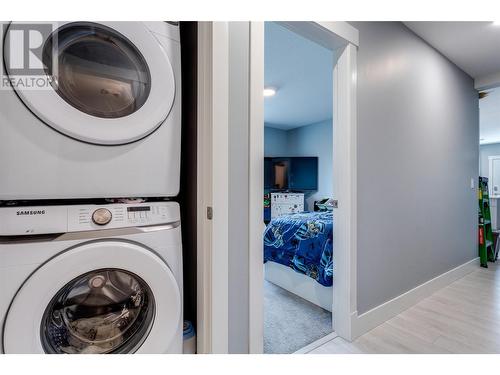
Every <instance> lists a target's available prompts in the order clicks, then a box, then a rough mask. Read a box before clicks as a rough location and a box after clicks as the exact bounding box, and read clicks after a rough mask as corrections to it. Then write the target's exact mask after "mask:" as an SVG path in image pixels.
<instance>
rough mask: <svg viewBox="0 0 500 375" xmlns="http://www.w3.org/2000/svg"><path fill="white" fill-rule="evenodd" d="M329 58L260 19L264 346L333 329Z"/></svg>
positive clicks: (268, 349)
mask: <svg viewBox="0 0 500 375" xmlns="http://www.w3.org/2000/svg"><path fill="white" fill-rule="evenodd" d="M333 59H334V53H333V51H331V50H330V49H328V48H325V47H323V46H321V45H319V44H317V43H316V42H314V41H312V40H310V39H307V38H304V37H303V36H301V35H299V34H297V33H295V32H293V31H292V30H290V29H288V28H287V27H286V26H285V25H280V24H279V23H276V22H265V25H264V187H263V188H264V210H263V221H264V223H265V225H266V229H265V231H264V236H263V246H264V262H265V263H264V302H263V306H264V353H269V354H287V353H294V352H296V351H297V350H300V349H302V348H303V347H305V346H306V345H309V344H311V343H312V342H314V341H316V340H319V339H321V338H323V337H325V336H327V335H329V334H331V333H332V332H333V319H332V307H333V282H332V276H333V263H332V251H333V245H332V241H333V212H332V211H333V205H332V200H333V198H334V194H333V180H334V176H333V168H332V166H333V85H332V81H333V65H334V62H333ZM333 313H334V312H333Z"/></svg>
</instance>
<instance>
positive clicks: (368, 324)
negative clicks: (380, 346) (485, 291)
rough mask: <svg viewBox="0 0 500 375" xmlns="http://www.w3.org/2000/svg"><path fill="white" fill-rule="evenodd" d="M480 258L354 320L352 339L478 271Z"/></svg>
mask: <svg viewBox="0 0 500 375" xmlns="http://www.w3.org/2000/svg"><path fill="white" fill-rule="evenodd" d="M478 260H479V258H474V259H472V260H470V261H468V262H466V263H464V264H462V265H460V266H458V267H456V268H453V269H452V270H450V271H448V272H445V273H443V274H441V275H439V276H437V277H435V278H433V279H431V280H429V281H427V282H425V283H423V284H421V285H419V286H417V287H415V288H413V289H411V290H409V291H408V292H406V293H403V294H401V295H399V296H397V297H396V298H393V299H391V300H390V301H387V302H385V303H383V304H381V305H380V306H377V307H375V308H373V309H371V310H369V311H367V312H365V313H363V314H361V315H359V316H357V314H356V317H355V319H354V322H353V323H354V324H353V335H352V339H353V340H354V339H355V338H356V337H359V336H361V335H363V334H364V333H366V332H368V331H370V330H372V329H373V328H375V327H377V326H379V325H380V324H382V323H384V322H386V321H387V320H389V319H391V318H393V317H394V316H396V315H398V314H401V313H402V312H403V311H405V310H407V309H409V308H410V307H412V306H413V305H415V304H416V303H417V302H419V301H421V300H422V299H424V298H426V297H429V296H430V295H431V294H433V293H435V292H436V291H438V290H439V289H442V288H444V287H445V286H448V285H449V284H451V283H453V282H454V281H456V280H458V279H460V278H462V277H464V276H465V275H467V274H469V273H471V272H473V271H474V270H476V269H477V266H478Z"/></svg>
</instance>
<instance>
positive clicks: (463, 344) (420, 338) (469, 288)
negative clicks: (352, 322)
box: [309, 262, 500, 354]
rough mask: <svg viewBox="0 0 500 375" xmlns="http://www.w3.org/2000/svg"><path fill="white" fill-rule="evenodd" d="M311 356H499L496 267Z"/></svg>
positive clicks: (499, 293) (499, 287)
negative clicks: (421, 354) (490, 354)
mask: <svg viewBox="0 0 500 375" xmlns="http://www.w3.org/2000/svg"><path fill="white" fill-rule="evenodd" d="M309 353H311V354H313V353H314V354H347V353H463V354H466V353H500V267H499V263H498V262H497V263H494V264H492V263H489V268H487V269H484V268H479V266H478V270H477V271H474V272H472V273H470V274H468V275H467V276H465V277H463V278H462V279H460V280H457V281H455V282H454V283H453V284H450V285H449V286H447V287H446V288H443V289H441V290H439V291H438V292H436V293H434V294H433V295H432V296H430V297H428V298H426V299H424V300H422V301H420V302H419V303H418V304H416V305H415V306H413V307H412V308H410V309H408V310H406V311H404V312H403V313H401V314H399V315H398V316H396V317H394V318H392V319H391V320H388V321H387V322H385V323H384V324H382V325H380V326H378V327H377V328H375V329H373V330H372V331H370V332H368V333H366V334H364V335H363V336H361V337H359V338H358V339H356V340H355V341H354V342H352V343H350V342H348V341H346V340H344V339H342V338H340V337H336V338H334V339H333V340H331V341H328V342H326V343H324V344H323V345H321V346H320V347H317V348H316V349H314V350H312V351H310V352H309Z"/></svg>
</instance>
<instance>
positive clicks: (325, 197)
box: [249, 22, 358, 353]
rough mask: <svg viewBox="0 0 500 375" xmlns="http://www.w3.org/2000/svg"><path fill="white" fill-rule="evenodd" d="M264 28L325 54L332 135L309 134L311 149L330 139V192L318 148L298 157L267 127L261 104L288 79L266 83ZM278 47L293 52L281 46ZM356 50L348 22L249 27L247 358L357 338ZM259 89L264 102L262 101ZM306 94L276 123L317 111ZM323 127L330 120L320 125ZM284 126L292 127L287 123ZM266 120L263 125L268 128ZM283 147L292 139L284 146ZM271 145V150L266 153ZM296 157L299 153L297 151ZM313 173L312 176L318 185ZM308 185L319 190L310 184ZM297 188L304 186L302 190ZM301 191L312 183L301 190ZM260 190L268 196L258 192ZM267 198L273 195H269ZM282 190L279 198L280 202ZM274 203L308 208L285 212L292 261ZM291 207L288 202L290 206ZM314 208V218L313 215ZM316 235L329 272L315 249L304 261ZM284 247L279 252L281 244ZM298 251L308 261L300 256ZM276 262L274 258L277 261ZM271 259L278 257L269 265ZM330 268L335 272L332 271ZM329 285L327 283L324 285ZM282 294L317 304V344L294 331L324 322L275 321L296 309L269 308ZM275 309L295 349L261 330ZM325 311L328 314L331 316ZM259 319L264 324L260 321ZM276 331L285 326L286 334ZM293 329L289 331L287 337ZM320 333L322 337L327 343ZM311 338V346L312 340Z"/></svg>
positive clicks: (306, 318)
mask: <svg viewBox="0 0 500 375" xmlns="http://www.w3.org/2000/svg"><path fill="white" fill-rule="evenodd" d="M269 29H271V30H272V29H274V31H275V32H279V33H281V34H284V33H291V35H292V37H295V38H299V39H300V40H301V41H302V42H303V43H306V42H308V43H312V44H313V45H314V46H316V47H317V48H325V50H327V51H328V53H329V54H330V56H331V57H330V59H331V60H330V73H331V74H330V77H326V78H325V80H326V81H327V82H329V84H330V85H331V89H332V91H331V92H332V96H333V98H332V99H331V102H330V104H331V106H330V107H331V108H332V116H331V121H330V135H324V134H323V135H316V136H313V137H311V138H313V141H314V139H316V141H317V142H323V141H328V142H330V146H325V148H328V147H330V148H331V153H330V155H331V157H332V159H333V160H331V161H329V162H328V161H326V164H328V163H330V165H329V167H330V168H329V177H327V178H329V179H330V182H331V185H330V186H331V190H330V191H320V189H322V187H321V186H320V184H321V183H320V181H319V178H320V174H321V173H322V172H320V169H321V165H322V164H324V163H325V156H322V155H316V153H317V151H318V150H312V151H304V150H305V149H302V148H301V147H302V145H301V144H300V143H296V142H295V141H294V139H295V138H294V135H291V134H288V132H297V133H300V132H301V130H300V129H297V130H294V129H285V132H286V133H287V134H286V135H285V136H283V134H282V133H280V130H283V129H278V130H276V128H277V126H276V125H274V126H272V120H271V119H270V117H272V116H270V115H269V114H270V113H271V112H272V111H271V112H268V110H269V108H266V106H268V102H270V101H271V100H273V99H278V98H279V96H280V94H281V93H284V92H285V86H284V84H286V82H281V81H279V79H277V80H276V81H272V80H269V79H268V78H270V77H269V76H268V71H267V69H268V68H267V67H266V61H265V59H266V55H267V54H268V52H269V51H268V50H267V51H266V39H267V37H266V35H265V34H266V31H267V30H269ZM279 46H284V47H285V48H288V49H291V47H290V46H289V45H288V46H287V44H286V43H285V42H283V41H282V42H281V44H279ZM357 46H358V32H357V30H356V29H355V28H353V27H352V26H351V25H349V24H348V23H345V22H272V23H265V24H261V23H258V22H252V23H251V32H250V51H251V52H250V77H254V78H251V88H250V150H249V153H250V165H249V166H250V203H251V204H250V207H251V212H250V270H249V271H250V272H249V280H250V296H249V297H250V304H249V306H250V311H249V317H250V327H249V333H250V335H249V336H250V342H249V344H250V352H251V353H263V352H278V353H279V352H292V351H293V352H296V353H306V352H308V351H309V350H312V349H314V347H316V346H319V345H321V343H324V342H326V341H328V340H330V339H333V338H334V337H336V335H338V336H341V337H343V338H345V339H347V340H351V338H352V337H353V336H354V335H355V333H356V328H355V323H356V241H355V239H356V218H355V215H356V209H355V207H356V158H355V155H356V79H357V76H356V69H357V67H356V56H357ZM275 48H276V50H275V51H274V52H277V49H278V48H279V47H275ZM287 52H289V51H287ZM278 53H279V52H278ZM282 54H285V52H282ZM308 54H309V52H305V53H303V54H302V55H301V54H300V53H299V55H298V56H297V57H296V58H295V60H294V61H293V63H297V64H299V63H300V61H304V60H307V57H308ZM292 58H293V57H292ZM317 60H318V58H314V60H313V61H316V62H317ZM289 65H293V64H292V63H290V62H287V63H282V64H281V65H280V66H279V67H278V68H277V70H278V71H280V70H281V71H283V70H287V69H289V68H290V66H289ZM263 90H264V98H263V97H262V96H263ZM305 94H306V99H302V101H301V100H300V99H299V100H298V102H297V103H298V104H295V105H292V107H290V108H289V109H288V110H287V109H286V108H278V109H277V110H276V113H277V116H279V114H280V112H281V113H282V112H285V114H288V113H289V114H291V115H292V117H293V113H295V112H294V111H295V110H297V109H300V107H301V106H302V107H305V108H306V109H308V108H313V106H314V105H316V104H318V103H316V101H320V99H316V100H315V99H313V98H312V97H314V95H313V94H311V92H310V91H309V92H306V93H305ZM268 95H269V96H268ZM278 107H279V106H278ZM266 112H267V113H266ZM296 116H298V115H296ZM323 120H325V121H328V119H326V118H325V119H323ZM287 121H289V120H286V121H284V122H285V123H286V122H287ZM265 122H267V125H268V126H265V125H266V124H265ZM312 122H314V120H313V121H310V123H309V124H305V125H311V123H312ZM318 122H322V120H321V119H320V120H318ZM270 124H271V126H270ZM273 128H274V129H273ZM299 128H301V126H300V127H299ZM325 128H326V127H325ZM308 134H310V133H309V132H305V133H304V134H302V135H301V136H299V137H296V138H300V142H303V141H304V138H308ZM273 137H274V138H273ZM280 139H281V141H280ZM283 139H285V140H286V142H285V141H283ZM289 140H290V142H288V141H289ZM275 141H276V143H275V147H270V146H272V143H273V142H275ZM294 142H295V143H294ZM270 144H271V145H270ZM280 145H281V146H283V145H285V147H286V149H285V151H284V152H276V153H274V151H271V150H275V151H276V150H277V149H278V150H279V147H281V146H280ZM317 148H321V147H319V146H318V147H317ZM266 149H267V150H266ZM290 150H292V151H290ZM299 150H302V151H304V152H303V153H299V152H298V151H299ZM322 162H323V163H322ZM316 170H317V172H316ZM316 174H317V175H318V176H317V180H316V181H315V177H316ZM315 183H317V186H316V185H314V184H315ZM300 184H302V185H303V186H300V188H299V185H300ZM306 184H309V185H307V186H306ZM271 190H278V191H271ZM292 190H293V191H292ZM264 192H266V193H268V195H264ZM272 193H275V195H274V196H273V195H272ZM285 193H286V195H287V196H286V197H285V196H283V195H280V194H285ZM294 194H295V195H294ZM296 194H298V195H296ZM263 195H264V205H265V206H267V207H265V209H267V210H268V213H267V214H266V213H264V215H267V220H265V221H267V222H268V225H267V226H266V224H265V223H264V220H263V205H262V199H263V198H262V197H263ZM332 198H333V199H332ZM273 200H274V201H275V204H276V207H275V210H274V215H277V213H284V212H286V210H290V207H294V209H297V210H299V211H301V212H302V213H303V211H306V210H307V211H308V212H309V213H306V214H304V215H305V216H306V217H304V215H302V216H301V213H298V214H297V215H298V217H296V218H293V217H292V216H291V215H289V218H291V219H292V220H290V221H291V222H292V223H289V224H288V225H289V226H291V227H294V226H295V227H294V228H295V229H292V231H294V230H295V232H296V233H297V235H296V236H295V239H292V242H293V241H295V242H294V243H293V247H294V249H295V250H297V249H298V253H299V254H298V255H297V251H295V253H294V254H293V255H290V254H288V255H286V254H285V253H284V252H283V251H281V250H280V249H279V246H280V245H282V244H284V243H285V242H286V241H285V238H284V237H286V236H285V235H283V233H284V231H285V230H287V227H286V224H283V225H285V227H283V226H281V225H280V220H279V219H277V220H276V222H275V223H273V219H274V217H271V216H273V212H272V211H273V210H272V206H273V205H272V202H273ZM292 200H295V201H293V202H292ZM302 202H303V206H302ZM295 206H297V207H295ZM315 208H316V211H314V210H315ZM307 215H318V217H317V218H315V219H312V220H311V219H310V218H307ZM286 216H287V215H285V216H284V217H283V220H282V221H284V222H286V221H287V220H286ZM295 219H296V220H295ZM271 224H276V225H271ZM269 225H271V226H272V227H269ZM328 226H330V228H331V231H332V232H333V235H332V236H331V237H330V236H329V235H328V228H327V227H328ZM283 228H285V229H283ZM321 231H322V233H325V234H324V235H323V242H321V241H319V242H316V243H315V245H317V246H316V247H318V246H319V247H321V246H322V250H323V249H324V248H327V247H328V240H330V239H331V245H332V249H333V250H332V251H331V253H332V257H331V261H332V263H333V267H330V268H329V267H328V253H329V252H328V250H327V251H326V252H325V254H322V253H321V251H320V252H319V253H321V255H316V256H313V257H312V258H314V259H311V258H310V257H309V258H308V256H309V255H311V252H310V251H309V249H311V248H314V247H315V246H313V245H312V244H311V243H307V241H308V240H311V239H312V237H314V235H315V234H316V233H319V232H321ZM263 233H264V234H263ZM264 236H265V237H266V238H265V239H264ZM292 237H293V236H292ZM309 237H310V238H309ZM301 240H302V241H305V242H304V244H305V246H306V247H308V249H301V248H300V245H298V244H297V243H298V242H301ZM264 241H266V244H267V245H270V246H271V247H270V248H268V249H267V254H266V250H265V246H264ZM273 246H274V247H273ZM284 246H285V247H286V244H285V245H284ZM292 253H293V251H292ZM305 254H307V256H304V255H305ZM280 256H281V259H278V258H280ZM273 257H275V258H276V259H271V258H273ZM283 258H284V259H283ZM318 259H319V261H318ZM264 261H265V264H264ZM287 262H288V263H287ZM318 264H319V267H318ZM330 270H333V274H332V273H331V271H330ZM297 271H298V272H297ZM329 276H331V277H330V280H328V278H329ZM306 280H307V281H306ZM332 281H333V282H332ZM329 283H331V285H330V286H329ZM325 284H326V285H325ZM277 288H279V289H277ZM273 289H274V290H273ZM266 294H267V296H266ZM283 294H285V295H287V296H288V297H290V298H288V299H287V300H288V301H290V300H291V299H292V300H294V301H297V300H299V301H302V302H304V303H306V304H308V305H309V306H310V307H314V308H315V309H316V312H318V311H319V312H322V313H323V315H322V316H323V317H326V319H325V320H324V321H323V322H326V324H324V326H328V330H324V331H322V332H321V329H320V330H319V332H320V333H319V334H318V336H317V337H312V336H308V337H303V338H302V339H303V341H302V343H299V340H296V339H295V338H296V337H295V336H294V334H296V333H297V332H299V335H300V334H302V333H303V332H301V330H302V331H304V330H306V331H307V330H311V328H310V327H311V324H312V325H314V324H316V323H318V322H320V321H321V319H322V318H321V317H320V315H315V314H309V315H308V314H302V315H301V316H302V318H300V317H299V318H297V316H298V315H300V314H298V313H297V311H296V314H295V317H294V316H293V314H288V317H287V320H286V321H285V322H280V311H281V313H282V314H283V311H284V310H287V309H288V311H287V312H288V313H290V310H293V309H296V304H294V303H291V304H288V308H287V307H285V309H284V310H283V309H278V308H276V304H278V302H279V298H278V297H277V295H281V296H282V295H283ZM304 297H305V298H304ZM266 298H267V301H266ZM266 303H267V304H268V306H266ZM271 304H273V305H274V306H272V305H271ZM290 306H291V307H290ZM328 307H330V308H328ZM273 310H274V313H276V312H278V313H277V314H274V320H272V319H271V322H274V323H277V324H278V325H279V326H280V329H281V332H280V333H279V335H278V336H277V339H278V340H280V341H293V344H294V346H293V345H288V346H287V347H286V348H283V347H282V348H278V349H277V350H276V349H273V348H272V347H271V348H270V345H269V344H270V342H269V336H267V337H266V335H267V332H266V330H269V329H270V328H271V329H272V328H273V327H270V324H269V317H270V316H271V315H272V314H271V313H270V312H273ZM328 310H330V311H333V314H331V313H330V312H329V311H328ZM325 312H326V313H325ZM313 315H314V316H313ZM266 319H268V321H267V322H266ZM284 320H285V319H284ZM282 327H287V329H283V328H282ZM290 327H292V328H293V329H294V330H295V331H294V332H292V331H293V330H290ZM274 328H276V327H274ZM333 328H334V331H333V332H331V333H329V334H328V333H327V332H328V331H332V330H333ZM275 331H277V330H275ZM325 334H326V336H324V335H325ZM275 338H276V337H275ZM318 338H319V339H318ZM311 340H313V341H314V340H315V341H314V342H312V343H310V342H309V341H311ZM275 341H276V340H275ZM292 346H293V347H292Z"/></svg>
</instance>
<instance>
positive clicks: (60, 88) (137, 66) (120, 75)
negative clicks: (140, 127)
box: [43, 22, 151, 118]
mask: <svg viewBox="0 0 500 375" xmlns="http://www.w3.org/2000/svg"><path fill="white" fill-rule="evenodd" d="M53 62H56V64H54V63H53ZM43 63H44V66H45V71H46V73H47V75H48V76H49V77H50V78H51V84H52V87H53V88H54V90H55V91H56V92H57V93H58V94H59V95H60V96H61V97H62V98H63V99H64V100H65V101H66V102H67V103H68V104H70V105H71V106H73V107H75V108H77V109H79V110H80V111H82V112H85V113H87V114H89V115H92V116H97V117H102V118H120V117H124V116H128V115H130V114H132V113H134V112H135V111H137V110H138V109H139V108H141V107H142V105H143V104H144V103H145V102H146V100H147V98H148V95H149V92H150V88H151V75H150V73H149V68H148V65H147V63H146V61H145V59H144V57H143V56H142V54H141V52H140V51H139V50H138V49H137V48H136V47H135V46H134V44H132V42H130V40H128V39H127V38H126V37H125V36H123V35H122V34H120V33H118V32H117V31H116V30H113V29H111V28H109V27H106V26H104V25H99V24H96V23H91V22H73V23H69V24H66V25H64V26H62V27H60V28H59V29H57V30H56V31H54V32H53V33H52V35H51V36H50V37H49V38H48V39H47V41H46V42H45V44H44V47H43Z"/></svg>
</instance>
